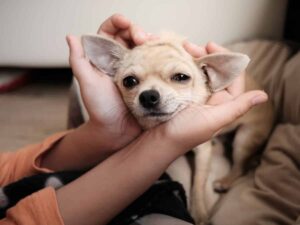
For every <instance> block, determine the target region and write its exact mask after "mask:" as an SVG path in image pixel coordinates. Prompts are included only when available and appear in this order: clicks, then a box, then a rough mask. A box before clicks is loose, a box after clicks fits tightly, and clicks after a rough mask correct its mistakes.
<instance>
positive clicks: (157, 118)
mask: <svg viewBox="0 0 300 225" xmlns="http://www.w3.org/2000/svg"><path fill="white" fill-rule="evenodd" d="M177 112H178V111H175V112H172V113H162V112H150V113H145V114H144V115H143V116H136V119H137V120H138V122H139V124H140V125H141V127H142V128H143V129H145V130H148V129H150V128H152V127H155V126H157V125H159V124H161V123H164V122H166V121H168V120H170V119H171V118H172V117H174V116H175V115H176V114H177Z"/></svg>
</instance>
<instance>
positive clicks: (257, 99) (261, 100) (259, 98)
mask: <svg viewBox="0 0 300 225" xmlns="http://www.w3.org/2000/svg"><path fill="white" fill-rule="evenodd" d="M267 100H268V96H267V95H266V94H260V95H257V96H255V97H254V98H252V104H253V105H258V104H261V103H264V102H265V101H267Z"/></svg>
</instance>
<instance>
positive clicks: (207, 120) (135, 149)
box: [57, 91, 267, 225]
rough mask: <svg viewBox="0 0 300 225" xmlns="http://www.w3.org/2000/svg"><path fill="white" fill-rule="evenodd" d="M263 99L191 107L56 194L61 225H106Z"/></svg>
mask: <svg viewBox="0 0 300 225" xmlns="http://www.w3.org/2000/svg"><path fill="white" fill-rule="evenodd" d="M266 99H267V98H266V95H265V94H264V93H263V92H260V91H253V92H248V93H245V94H243V95H241V96H240V97H238V98H236V99H234V100H232V101H228V102H226V103H224V104H221V105H217V106H213V107H201V106H194V107H189V108H188V109H186V110H184V111H182V112H181V113H179V114H178V115H177V116H175V117H174V118H173V119H171V120H170V121H168V122H167V123H165V124H162V125H160V126H158V127H156V128H154V129H152V130H149V131H146V132H144V133H143V134H142V135H141V136H140V137H139V138H138V139H136V140H135V141H134V142H133V143H131V144H130V145H129V146H127V147H125V148H124V149H122V150H120V151H118V152H117V153H115V154H114V155H112V156H111V157H109V158H108V159H107V160H105V161H103V162H102V163H100V164H99V165H97V166H96V167H95V168H93V169H92V170H90V171H88V172H87V173H86V174H85V175H83V176H81V177H80V178H78V179H77V180H75V181H74V182H72V183H70V184H68V185H66V186H64V187H62V188H60V189H59V190H57V201H58V205H59V209H60V212H61V215H62V218H63V220H64V222H65V224H66V225H69V224H70V225H77V224H78V225H80V224H88V225H93V224H95V225H96V224H97V225H100V224H106V223H107V222H108V221H109V220H110V219H112V218H113V217H114V216H115V215H116V214H118V213H119V212H120V211H121V210H122V209H124V208H125V207H126V206H127V205H128V204H130V203H131V202H132V201H133V200H134V199H136V198H137V197H138V196H139V195H141V194H142V193H143V192H144V191H145V190H146V189H147V188H149V187H150V185H151V184H152V183H153V182H154V181H155V180H156V179H157V178H158V177H159V176H160V175H161V174H162V173H163V172H164V171H165V169H166V168H167V167H168V166H169V164H170V163H171V162H173V161H174V160H175V159H176V158H178V157H179V156H180V155H182V154H184V153H185V152H187V151H188V150H189V149H191V148H193V147H194V146H196V145H198V144H201V143H203V142H205V141H207V140H208V139H209V138H211V137H212V135H214V134H215V132H216V131H218V130H219V129H220V128H222V127H223V126H225V125H227V124H229V123H230V122H232V121H233V120H235V119H237V118H238V117H239V116H241V115H243V114H244V113H245V112H247V111H248V110H249V109H250V108H251V107H252V106H253V105H255V104H258V103H260V102H263V101H266Z"/></svg>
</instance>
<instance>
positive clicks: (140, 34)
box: [137, 31, 147, 40]
mask: <svg viewBox="0 0 300 225" xmlns="http://www.w3.org/2000/svg"><path fill="white" fill-rule="evenodd" d="M137 36H138V38H139V39H142V40H145V39H146V36H147V35H146V33H145V32H143V31H138V33H137Z"/></svg>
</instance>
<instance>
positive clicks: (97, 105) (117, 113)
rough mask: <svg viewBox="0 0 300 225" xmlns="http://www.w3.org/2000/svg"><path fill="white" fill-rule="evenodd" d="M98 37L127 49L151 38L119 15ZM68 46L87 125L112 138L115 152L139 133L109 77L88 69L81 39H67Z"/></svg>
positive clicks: (102, 27) (68, 37)
mask: <svg viewBox="0 0 300 225" xmlns="http://www.w3.org/2000/svg"><path fill="white" fill-rule="evenodd" d="M98 34H101V35H105V36H109V37H111V38H114V39H115V40H116V41H118V42H120V43H121V44H123V45H125V46H126V47H132V46H134V45H140V44H142V43H144V42H145V41H146V40H148V39H150V38H151V36H150V35H147V34H146V33H145V32H144V31H143V30H142V29H141V28H139V27H138V26H136V25H133V24H132V23H131V22H130V21H129V20H128V19H127V18H125V17H124V16H122V15H119V14H115V15H113V16H111V17H109V18H108V19H107V20H106V21H105V22H104V23H103V24H102V25H101V26H100V28H99V30H98ZM67 42H68V45H69V49H70V57H69V62H70V66H71V67H72V70H73V74H74V76H75V78H76V79H77V80H78V82H79V86H80V90H81V95H82V98H83V101H84V104H85V107H86V109H87V111H88V114H89V117H90V120H89V122H88V123H89V124H91V126H93V127H94V128H95V130H96V131H97V129H102V130H103V129H105V130H106V131H107V132H108V133H109V134H111V137H112V140H115V142H116V145H115V148H120V147H122V146H124V145H126V144H128V143H129V142H130V141H131V140H133V139H134V138H135V137H136V136H137V135H138V134H139V133H140V132H141V129H140V127H139V125H138V124H137V122H136V121H135V119H134V118H133V117H132V115H131V114H130V113H129V111H128V109H127V107H126V106H125V104H124V102H123V100H122V98H121V96H120V93H119V91H118V90H117V87H116V86H115V84H114V83H113V82H112V80H111V78H110V77H108V76H107V75H106V74H103V73H102V72H100V71H99V70H98V69H96V68H95V67H94V66H93V65H91V63H90V62H89V60H88V59H87V58H86V57H85V54H84V51H83V48H82V45H81V41H80V38H78V37H75V36H72V35H68V36H67ZM99 138H101V137H99Z"/></svg>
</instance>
